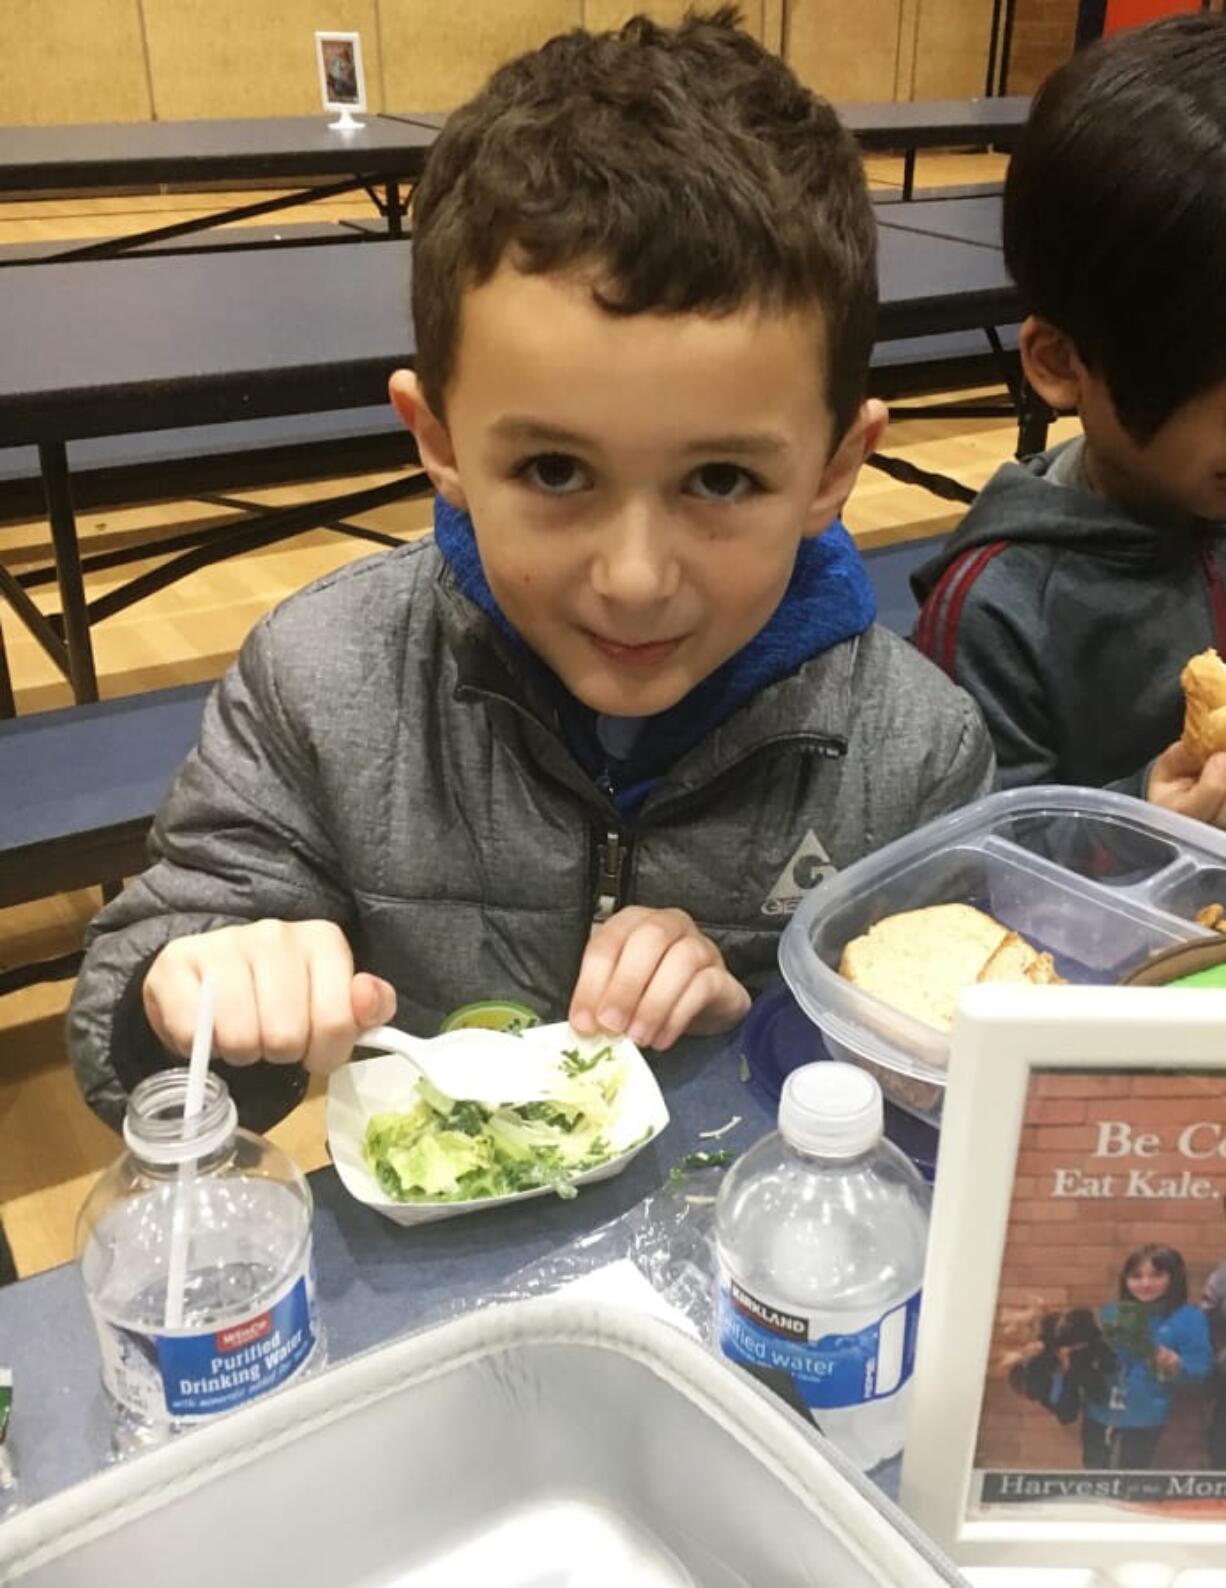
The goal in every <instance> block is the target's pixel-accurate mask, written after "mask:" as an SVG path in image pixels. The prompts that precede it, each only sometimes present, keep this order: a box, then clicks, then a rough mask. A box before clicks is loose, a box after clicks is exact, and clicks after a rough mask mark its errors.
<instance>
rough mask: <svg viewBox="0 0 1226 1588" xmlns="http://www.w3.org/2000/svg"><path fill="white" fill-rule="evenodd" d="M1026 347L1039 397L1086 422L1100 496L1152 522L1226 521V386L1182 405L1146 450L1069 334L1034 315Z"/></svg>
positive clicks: (1028, 367)
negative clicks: (1122, 420)
mask: <svg viewBox="0 0 1226 1588" xmlns="http://www.w3.org/2000/svg"><path fill="white" fill-rule="evenodd" d="M1020 345H1021V352H1022V363H1023V365H1024V367H1025V370H1026V374H1027V376H1028V378H1029V380H1030V382H1031V384H1032V385H1033V386H1034V388H1035V389H1036V391H1038V393H1039V395H1040V396H1041V397H1043V398H1045V399H1046V401H1047V402H1049V403H1050V404H1051V405H1052V407H1054V408H1058V409H1065V410H1072V409H1075V410H1076V412H1077V414H1078V416H1079V417H1080V419H1081V423H1082V427H1083V429H1084V430H1085V435H1086V463H1087V467H1088V469H1089V473H1090V480H1091V483H1092V484H1093V486H1094V488H1095V489H1096V490H1097V491H1099V492H1100V493H1101V494H1102V495H1103V496H1105V497H1107V498H1108V500H1109V501H1113V502H1118V503H1120V504H1121V505H1122V506H1124V507H1127V508H1130V509H1132V510H1133V511H1135V512H1138V513H1141V514H1142V515H1144V516H1146V517H1152V516H1159V517H1167V518H1170V517H1174V518H1200V519H1207V520H1208V521H1209V522H1210V523H1220V522H1223V521H1226V381H1223V382H1222V383H1221V384H1219V385H1217V386H1214V387H1212V388H1210V390H1209V391H1207V392H1202V393H1201V394H1200V395H1199V396H1197V397H1193V398H1190V399H1189V401H1187V402H1186V403H1183V404H1182V405H1181V406H1180V407H1179V408H1177V409H1176V410H1175V412H1174V413H1173V414H1172V415H1171V416H1170V418H1169V419H1168V420H1167V421H1166V423H1165V424H1164V425H1162V427H1161V428H1160V429H1159V430H1158V431H1157V433H1156V434H1155V435H1153V436H1151V437H1150V439H1149V440H1148V441H1146V442H1144V443H1142V442H1139V441H1135V440H1134V439H1133V438H1132V437H1131V436H1130V435H1129V434H1128V432H1127V431H1126V430H1125V429H1124V427H1123V426H1122V425H1121V424H1120V421H1119V417H1118V415H1117V413H1116V411H1115V404H1114V402H1113V401H1112V398H1111V393H1110V392H1109V391H1108V389H1107V385H1106V382H1105V381H1104V380H1103V378H1102V376H1101V375H1098V374H1096V373H1095V372H1094V371H1093V370H1091V369H1089V368H1088V367H1087V365H1086V364H1085V363H1084V362H1083V361H1082V359H1081V357H1080V355H1079V354H1078V352H1077V349H1076V347H1075V346H1074V344H1073V342H1072V339H1071V338H1070V337H1068V336H1067V335H1066V334H1065V333H1064V332H1063V331H1060V330H1058V329H1057V328H1056V327H1055V326H1053V325H1050V324H1048V323H1047V322H1046V321H1044V320H1040V319H1038V318H1037V317H1035V316H1031V318H1030V319H1028V320H1027V321H1026V322H1025V324H1024V325H1023V326H1022V334H1021V342H1020Z"/></svg>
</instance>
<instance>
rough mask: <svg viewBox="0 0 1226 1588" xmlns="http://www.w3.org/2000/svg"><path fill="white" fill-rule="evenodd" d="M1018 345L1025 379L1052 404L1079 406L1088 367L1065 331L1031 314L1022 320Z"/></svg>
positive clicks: (1064, 407)
mask: <svg viewBox="0 0 1226 1588" xmlns="http://www.w3.org/2000/svg"><path fill="white" fill-rule="evenodd" d="M1017 346H1018V352H1019V353H1020V354H1021V358H1022V370H1023V372H1024V373H1025V376H1026V379H1027V380H1028V381H1029V382H1030V384H1031V385H1032V386H1033V387H1034V389H1035V391H1037V392H1038V394H1039V396H1040V397H1041V398H1042V399H1043V401H1044V402H1045V403H1046V404H1047V406H1048V407H1049V408H1055V409H1057V410H1062V411H1063V412H1065V413H1072V412H1075V411H1076V410H1077V409H1078V408H1080V406H1081V397H1082V391H1083V389H1084V386H1085V382H1086V379H1087V376H1088V374H1089V371H1088V370H1087V369H1086V366H1085V365H1084V364H1083V363H1082V361H1081V355H1080V354H1079V353H1078V351H1077V348H1076V346H1075V344H1074V342H1073V339H1072V337H1071V336H1069V334H1068V333H1067V332H1066V331H1061V330H1060V329H1059V328H1058V327H1057V326H1054V325H1052V324H1051V322H1050V321H1049V320H1041V319H1040V318H1039V317H1038V315H1037V314H1032V315H1029V316H1028V317H1027V318H1026V319H1025V320H1023V322H1022V328H1021V330H1020V331H1019V333H1018V338H1017Z"/></svg>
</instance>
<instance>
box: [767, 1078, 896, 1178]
mask: <svg viewBox="0 0 1226 1588" xmlns="http://www.w3.org/2000/svg"><path fill="white" fill-rule="evenodd" d="M883 1128H884V1111H883V1109H882V1103H881V1088H880V1086H878V1084H877V1082H876V1080H875V1079H874V1078H873V1077H872V1076H871V1075H870V1074H869V1073H868V1071H867V1070H862V1069H860V1068H859V1066H858V1065H855V1064H838V1063H834V1062H830V1063H827V1064H804V1065H802V1066H801V1067H800V1069H798V1070H793V1071H792V1073H791V1075H789V1076H788V1078H787V1080H786V1081H785V1082H784V1084H783V1096H782V1097H781V1098H780V1100H779V1129H780V1131H781V1132H782V1133H783V1139H784V1140H785V1141H786V1142H787V1143H788V1145H789V1146H790V1147H795V1148H796V1150H797V1151H798V1152H811V1153H815V1154H816V1155H817V1156H818V1157H821V1158H856V1157H858V1156H859V1155H860V1153H862V1152H867V1151H868V1149H869V1148H870V1147H872V1146H874V1145H875V1144H876V1143H877V1142H879V1141H880V1140H881V1134H882V1130H883Z"/></svg>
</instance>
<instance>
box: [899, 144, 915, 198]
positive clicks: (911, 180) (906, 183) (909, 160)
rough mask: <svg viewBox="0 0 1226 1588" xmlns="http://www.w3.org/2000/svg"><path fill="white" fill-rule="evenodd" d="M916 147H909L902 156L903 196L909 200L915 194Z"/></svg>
mask: <svg viewBox="0 0 1226 1588" xmlns="http://www.w3.org/2000/svg"><path fill="white" fill-rule="evenodd" d="M917 153H918V150H916V149H908V150H907V152H906V153H905V154H904V155H903V157H902V196H903V199H904V201H909V200H910V199H912V198H913V197H914V196H915V156H916V154H917Z"/></svg>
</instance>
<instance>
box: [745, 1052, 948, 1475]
mask: <svg viewBox="0 0 1226 1588" xmlns="http://www.w3.org/2000/svg"><path fill="white" fill-rule="evenodd" d="M930 1202H931V1196H930V1193H929V1190H928V1187H927V1185H926V1184H925V1182H924V1180H923V1177H922V1176H921V1175H920V1173H919V1171H918V1170H917V1169H915V1168H914V1167H913V1166H912V1165H911V1163H910V1162H909V1161H908V1159H907V1158H906V1157H904V1156H903V1154H902V1153H901V1152H899V1150H898V1149H897V1147H895V1146H893V1144H892V1143H890V1142H888V1141H886V1140H884V1139H883V1136H882V1105H881V1088H880V1087H879V1086H878V1084H877V1082H876V1081H875V1080H874V1079H873V1077H872V1076H871V1075H869V1074H868V1073H867V1072H866V1071H865V1070H861V1069H858V1068H857V1067H856V1066H855V1065H852V1064H833V1063H821V1064H806V1065H804V1066H803V1067H802V1068H801V1069H798V1070H793V1072H792V1073H791V1075H789V1076H788V1078H787V1081H786V1083H785V1085H784V1088H783V1096H782V1098H781V1099H780V1103H779V1129H778V1130H777V1131H773V1132H772V1133H771V1134H770V1135H769V1136H765V1137H763V1139H762V1140H761V1141H759V1142H758V1143H756V1145H755V1146H753V1147H751V1148H750V1150H749V1151H748V1152H747V1153H746V1154H745V1155H744V1157H743V1158H741V1159H740V1161H739V1162H738V1163H736V1164H735V1165H734V1166H733V1167H732V1169H731V1170H729V1172H728V1176H727V1178H726V1180H725V1181H724V1184H723V1186H722V1187H721V1188H720V1193H719V1199H718V1202H717V1204H716V1209H715V1228H716V1245H717V1250H718V1258H719V1277H718V1280H717V1298H716V1313H717V1316H716V1327H717V1332H718V1336H719V1342H720V1346H721V1348H722V1350H723V1351H724V1353H725V1355H726V1356H728V1357H730V1358H731V1359H732V1360H733V1361H734V1362H739V1363H740V1364H741V1365H742V1366H743V1367H746V1368H748V1369H749V1370H750V1372H752V1373H753V1374H754V1375H755V1376H756V1377H757V1378H759V1379H761V1380H762V1381H763V1382H764V1383H766V1384H769V1385H770V1386H771V1388H773V1389H775V1390H776V1391H777V1392H778V1393H779V1394H780V1395H781V1396H782V1397H783V1399H785V1400H786V1401H787V1402H788V1403H789V1404H790V1405H791V1406H792V1407H793V1408H794V1409H796V1410H797V1411H800V1412H802V1413H803V1414H804V1415H806V1416H809V1417H811V1418H812V1419H813V1421H814V1422H815V1423H816V1424H817V1425H818V1427H819V1428H820V1429H821V1430H822V1432H823V1433H824V1434H826V1435H827V1437H828V1438H830V1439H831V1440H833V1441H834V1443H835V1444H837V1445H838V1446H839V1447H840V1448H841V1449H842V1450H843V1452H844V1453H845V1454H846V1455H847V1456H849V1457H850V1459H851V1460H852V1461H854V1462H855V1463H856V1464H857V1465H858V1466H860V1467H862V1468H864V1469H865V1470H868V1469H869V1468H872V1467H875V1466H877V1465H878V1463H880V1462H882V1461H886V1460H888V1459H889V1458H890V1457H892V1456H896V1455H897V1454H898V1453H899V1451H900V1450H901V1449H902V1445H903V1437H904V1434H905V1431H906V1419H907V1402H908V1398H909V1392H910V1382H909V1380H910V1377H911V1369H912V1365H913V1363H914V1359H915V1336H916V1331H917V1328H918V1324H919V1305H920V1286H921V1282H922V1278H923V1271H924V1243H925V1240H926V1238H927V1233H928V1213H929V1206H930Z"/></svg>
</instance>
